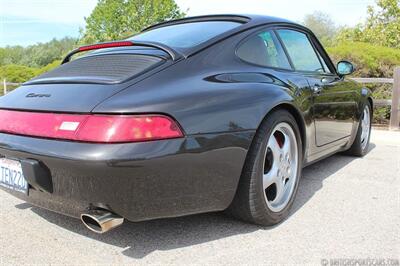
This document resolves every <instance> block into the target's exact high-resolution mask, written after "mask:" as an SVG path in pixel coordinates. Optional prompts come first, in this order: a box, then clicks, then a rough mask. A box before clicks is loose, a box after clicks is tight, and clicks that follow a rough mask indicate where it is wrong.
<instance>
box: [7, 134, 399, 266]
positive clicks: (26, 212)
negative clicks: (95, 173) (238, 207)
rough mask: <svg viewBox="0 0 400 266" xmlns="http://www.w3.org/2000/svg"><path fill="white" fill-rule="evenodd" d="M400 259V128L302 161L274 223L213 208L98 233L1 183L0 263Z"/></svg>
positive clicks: (390, 261) (261, 262)
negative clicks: (288, 201) (348, 150)
mask: <svg viewBox="0 0 400 266" xmlns="http://www.w3.org/2000/svg"><path fill="white" fill-rule="evenodd" d="M399 259H400V132H389V131H378V130H374V131H373V132H372V139H371V147H370V152H369V153H368V154H367V155H366V156H365V157H364V158H354V157H349V156H345V155H335V156H333V157H330V158H327V159H325V160H323V161H320V162H318V163H316V164H314V165H311V166H309V167H307V168H305V169H304V171H303V177H302V179H301V181H300V187H299V193H298V195H297V198H296V201H295V204H294V207H293V210H292V212H291V215H290V217H289V218H288V219H287V220H286V221H284V222H283V223H282V224H280V225H277V226H274V227H270V228H262V227H259V226H254V225H250V224H246V223H243V222H240V221H236V220H234V219H232V218H230V217H227V216H225V215H223V214H221V213H211V214H201V215H194V216H189V217H181V218H174V219H163V220H156V221H149V222H141V223H130V222H126V223H124V225H123V226H121V227H120V228H117V229H116V230H114V231H111V232H109V233H107V234H104V235H98V234H95V233H92V232H90V231H88V230H87V229H86V228H85V227H84V226H83V225H82V224H81V222H80V221H79V220H77V219H73V218H69V217H66V216H63V215H60V214H56V213H52V212H50V211H47V210H43V209H40V208H37V207H33V206H31V205H29V204H27V203H24V202H23V201H20V200H18V199H16V198H14V197H13V196H11V195H9V194H7V193H6V192H4V191H1V190H0V264H1V265H22V264H52V265H88V264H91V265H123V264H125V265H128V264H129V265H133V264H134V265H141V264H156V265H166V264H179V265H220V264H226V265H233V264H235V265H236V264H246V265H267V264H268V265H270V264H273V265H276V264H315V265H321V263H322V265H328V264H329V263H331V265H333V264H334V263H340V262H342V263H351V262H356V261H358V262H362V261H364V262H368V260H369V261H371V262H373V261H374V260H376V262H384V263H386V264H387V265H396V262H397V263H398V260H399ZM337 265H339V264H337ZM342 265H344V264H342ZM347 265H351V264H347ZM353 265H354V264H353ZM380 265H383V264H380ZM397 265H398V264H397Z"/></svg>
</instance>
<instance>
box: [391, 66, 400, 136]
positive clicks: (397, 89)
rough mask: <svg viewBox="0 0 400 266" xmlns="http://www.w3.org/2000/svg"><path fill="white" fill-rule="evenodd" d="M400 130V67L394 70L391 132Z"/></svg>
mask: <svg viewBox="0 0 400 266" xmlns="http://www.w3.org/2000/svg"><path fill="white" fill-rule="evenodd" d="M399 129H400V67H396V68H395V69H394V81H393V92H392V109H391V111H390V130H399Z"/></svg>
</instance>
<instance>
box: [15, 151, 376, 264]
mask: <svg viewBox="0 0 400 266" xmlns="http://www.w3.org/2000/svg"><path fill="white" fill-rule="evenodd" d="M373 148H375V145H374V144H371V145H370V150H372V149H373ZM355 159H356V158H355V157H349V156H345V155H341V154H338V155H334V156H332V157H329V158H327V159H325V160H322V161H320V162H318V163H315V164H313V165H311V166H309V167H307V168H305V169H304V170H303V175H302V179H301V180H300V185H299V190H298V194H297V197H296V200H295V203H294V206H293V207H292V211H291V215H293V214H294V213H295V212H296V211H298V210H299V209H300V208H301V207H302V206H303V205H304V204H305V203H307V202H308V201H309V200H310V199H311V198H312V197H313V195H314V194H315V193H316V192H317V191H319V190H321V189H322V188H323V183H324V180H325V179H327V178H329V177H330V176H332V175H333V174H335V173H336V172H337V171H339V170H340V169H342V168H343V167H344V166H346V165H348V164H349V163H351V162H352V161H353V160H355ZM16 207H17V208H19V209H28V208H30V209H31V210H32V211H33V212H35V213H36V214H38V215H39V216H41V217H43V218H44V219H46V220H47V221H49V222H51V223H53V224H56V225H58V226H60V227H63V228H65V229H67V230H69V231H72V232H74V233H77V234H80V235H83V236H86V237H90V238H92V239H95V240H98V241H102V242H104V243H107V244H110V245H115V246H117V247H121V248H124V250H123V251H122V254H124V255H126V256H129V257H132V258H143V257H145V256H147V255H148V254H150V253H151V252H153V251H155V250H171V249H176V248H181V247H187V246H192V245H197V244H202V243H206V242H210V241H213V240H217V239H221V238H226V237H229V236H234V235H239V234H248V233H251V232H254V231H257V230H271V229H273V228H274V227H268V228H263V227H260V226H256V225H252V224H246V223H243V222H241V221H237V220H235V219H233V218H230V217H228V216H226V215H224V214H222V213H208V214H199V215H193V216H188V217H180V218H172V219H161V220H155V221H147V222H139V223H131V222H125V223H124V224H123V225H122V226H121V227H119V228H117V229H115V230H113V231H111V232H109V233H107V234H104V235H98V234H95V233H92V232H90V231H89V230H87V229H86V228H85V227H84V226H83V225H82V224H81V222H80V221H79V220H78V219H74V218H70V217H66V216H63V215H60V214H57V213H53V212H50V211H47V210H44V209H40V208H37V207H34V206H31V205H30V204H28V203H23V204H19V205H17V206H16ZM288 219H290V217H289V218H288ZM277 226H279V225H277Z"/></svg>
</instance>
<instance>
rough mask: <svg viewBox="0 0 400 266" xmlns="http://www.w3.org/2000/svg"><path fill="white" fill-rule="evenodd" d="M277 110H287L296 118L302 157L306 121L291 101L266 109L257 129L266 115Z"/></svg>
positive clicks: (304, 145)
mask: <svg viewBox="0 0 400 266" xmlns="http://www.w3.org/2000/svg"><path fill="white" fill-rule="evenodd" d="M277 110H286V111H288V112H289V113H290V114H291V115H292V116H293V117H294V119H295V120H296V122H297V126H298V127H299V129H300V137H301V144H302V145H301V146H302V153H303V159H304V155H305V154H306V153H305V152H306V147H307V132H306V123H305V121H304V118H303V115H302V114H301V112H300V110H298V109H297V108H296V107H295V106H294V105H293V104H292V103H288V102H282V103H279V104H277V105H275V106H274V107H273V108H271V109H270V110H268V112H267V113H266V114H265V115H264V117H263V119H262V120H261V121H260V123H259V125H258V127H257V129H258V128H259V127H260V125H261V123H262V122H263V121H264V120H265V119H267V117H268V115H270V114H271V113H272V112H274V111H277Z"/></svg>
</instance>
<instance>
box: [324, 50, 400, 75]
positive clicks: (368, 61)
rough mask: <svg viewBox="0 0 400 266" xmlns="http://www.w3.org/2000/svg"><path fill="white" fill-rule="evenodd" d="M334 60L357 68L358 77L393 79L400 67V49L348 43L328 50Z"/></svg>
mask: <svg viewBox="0 0 400 266" xmlns="http://www.w3.org/2000/svg"><path fill="white" fill-rule="evenodd" d="M327 52H328V53H329V55H330V57H331V58H332V60H333V61H334V62H335V63H337V62H338V61H340V60H343V59H344V60H348V61H350V62H352V63H354V65H355V66H356V72H355V73H354V74H353V75H354V76H357V77H377V78H380V77H386V78H391V77H393V70H394V68H395V67H396V66H400V49H394V48H388V47H382V46H374V45H371V44H368V43H361V42H353V43H352V42H348V43H340V44H339V45H337V46H335V47H329V48H327Z"/></svg>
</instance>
